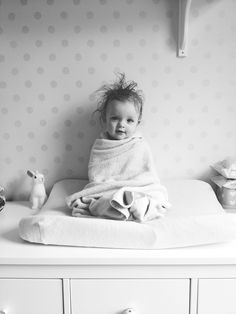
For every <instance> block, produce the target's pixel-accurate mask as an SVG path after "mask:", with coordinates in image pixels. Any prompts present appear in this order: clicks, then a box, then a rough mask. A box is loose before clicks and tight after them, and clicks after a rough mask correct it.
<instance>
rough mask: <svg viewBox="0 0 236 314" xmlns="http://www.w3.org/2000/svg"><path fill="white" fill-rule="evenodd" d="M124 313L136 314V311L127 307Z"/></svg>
mask: <svg viewBox="0 0 236 314" xmlns="http://www.w3.org/2000/svg"><path fill="white" fill-rule="evenodd" d="M122 314H136V311H135V310H134V309H126V310H124V311H123V312H122Z"/></svg>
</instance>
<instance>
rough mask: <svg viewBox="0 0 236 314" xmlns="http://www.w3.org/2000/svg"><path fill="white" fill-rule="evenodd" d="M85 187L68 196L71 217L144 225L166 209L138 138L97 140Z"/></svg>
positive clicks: (162, 190)
mask: <svg viewBox="0 0 236 314" xmlns="http://www.w3.org/2000/svg"><path fill="white" fill-rule="evenodd" d="M88 177H89V183H88V184H87V185H86V186H85V187H84V189H83V190H81V191H79V192H77V193H74V194H72V195H70V196H69V197H68V198H67V204H68V206H69V207H70V208H72V215H73V216H96V217H102V218H110V219H118V220H136V221H147V220H151V219H154V218H157V217H160V216H163V214H164V213H165V211H166V209H167V208H169V207H170V203H169V201H168V195H167V190H166V188H165V187H164V186H162V185H161V184H160V180H159V179H158V176H157V173H156V170H155V166H154V162H153V159H152V154H151V152H150V149H149V146H148V144H147V143H146V141H145V140H144V138H143V137H142V136H141V135H135V136H134V137H132V138H128V139H124V140H108V139H105V138H101V139H97V140H96V141H95V142H94V145H93V147H92V150H91V155H90V160H89V165H88Z"/></svg>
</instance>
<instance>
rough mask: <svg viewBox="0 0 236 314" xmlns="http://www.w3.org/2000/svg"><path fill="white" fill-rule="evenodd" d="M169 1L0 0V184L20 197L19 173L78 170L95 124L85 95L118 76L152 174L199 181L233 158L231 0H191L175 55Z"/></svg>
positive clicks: (23, 180)
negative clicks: (131, 101) (131, 94)
mask: <svg viewBox="0 0 236 314" xmlns="http://www.w3.org/2000/svg"><path fill="white" fill-rule="evenodd" d="M177 4H178V1H177V0H176V1H175V0H119V1H117V0H93V1H92V0H87V1H86V0H67V1H64V0H11V1H8V0H0V43H1V44H0V145H1V150H0V173H1V175H0V184H1V185H2V186H4V187H5V190H6V194H7V196H8V197H9V199H11V198H14V199H19V198H20V199H21V198H27V197H28V192H29V189H30V178H29V177H27V175H26V171H27V169H32V170H34V169H38V170H39V171H41V172H43V173H44V174H45V177H46V187H47V189H48V191H49V190H50V188H51V186H52V185H53V183H54V182H55V181H58V180H60V179H63V178H77V177H83V178H86V176H87V163H88V156H89V150H90V147H91V145H92V143H93V141H94V139H95V138H96V136H97V135H98V134H99V132H100V126H99V123H98V121H97V117H96V116H94V115H92V113H93V111H94V110H95V109H96V99H95V97H94V93H93V92H94V91H95V90H96V89H97V88H99V87H100V85H101V84H102V83H103V82H104V81H106V82H111V81H112V80H113V79H114V77H115V74H114V73H115V72H117V71H120V72H125V73H126V75H127V77H128V79H130V80H135V81H137V83H138V85H139V88H141V89H142V90H143V92H144V94H145V107H144V118H143V122H142V124H141V126H140V128H141V130H142V132H143V133H144V134H145V137H146V138H147V140H148V141H149V143H150V145H151V147H152V150H153V154H154V158H155V161H156V165H157V169H158V172H159V175H160V177H161V178H203V179H207V178H208V177H209V176H210V174H211V171H210V167H209V166H210V164H212V163H213V162H215V161H218V160H221V159H223V158H225V157H226V156H236V74H235V73H236V19H235V12H236V1H235V0H193V2H192V6H191V12H190V16H189V36H188V57H187V58H176V45H177V25H178V20H177V17H178V14H177V13H178V11H177V9H178V7H177Z"/></svg>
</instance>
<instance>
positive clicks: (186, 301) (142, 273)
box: [0, 202, 236, 314]
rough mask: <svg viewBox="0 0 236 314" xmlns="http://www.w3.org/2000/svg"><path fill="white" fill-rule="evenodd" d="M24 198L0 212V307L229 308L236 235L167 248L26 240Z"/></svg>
mask: <svg viewBox="0 0 236 314" xmlns="http://www.w3.org/2000/svg"><path fill="white" fill-rule="evenodd" d="M30 213H31V210H30V209H29V208H28V204H27V203H10V202H9V203H8V204H7V206H6V207H5V209H4V211H3V212H1V213H0V313H1V314H3V313H5V314H15V313H17V314H42V313H44V314H62V313H64V314H128V313H131V314H157V313H160V314H233V313H236V297H235V295H236V293H235V291H236V242H231V243H226V244H220V245H210V246H202V247H195V248H183V249H172V250H170V249H168V250H155V251H154V250H120V249H119V250H118V249H115V250H113V249H98V248H78V247H56V246H45V245H39V244H31V243H26V242H24V241H23V240H21V239H20V238H19V236H18V229H17V228H18V222H19V220H20V218H21V217H23V216H26V215H28V214H30Z"/></svg>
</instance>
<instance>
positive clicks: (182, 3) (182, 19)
mask: <svg viewBox="0 0 236 314" xmlns="http://www.w3.org/2000/svg"><path fill="white" fill-rule="evenodd" d="M191 2H192V0H179V30H178V51H177V56H178V57H186V56H187V41H188V38H187V37H188V25H189V23H188V22H189V12H190V7H191Z"/></svg>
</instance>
